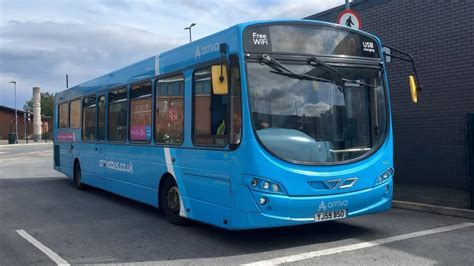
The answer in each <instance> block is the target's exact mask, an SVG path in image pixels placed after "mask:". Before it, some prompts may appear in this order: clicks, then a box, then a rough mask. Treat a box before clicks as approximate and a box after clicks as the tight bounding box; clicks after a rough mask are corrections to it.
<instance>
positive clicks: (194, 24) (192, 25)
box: [184, 23, 196, 42]
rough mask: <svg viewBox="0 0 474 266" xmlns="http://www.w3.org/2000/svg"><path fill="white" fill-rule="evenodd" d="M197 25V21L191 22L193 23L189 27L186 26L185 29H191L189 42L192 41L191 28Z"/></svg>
mask: <svg viewBox="0 0 474 266" xmlns="http://www.w3.org/2000/svg"><path fill="white" fill-rule="evenodd" d="M194 26H196V23H191V25H189V27H186V28H184V29H185V30H189V42H192V40H191V28H192V27H194Z"/></svg>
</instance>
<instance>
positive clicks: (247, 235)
mask: <svg viewBox="0 0 474 266" xmlns="http://www.w3.org/2000/svg"><path fill="white" fill-rule="evenodd" d="M52 164H53V160H52V145H51V144H49V145H35V146H1V147H0V264H2V265H4V264H6V265H9V264H14V265H20V264H21V265H30V264H35V265H36V264H39V265H55V264H58V265H59V264H66V265H67V264H119V265H120V264H125V265H155V264H173V265H175V264H177V265H182V264H186V265H190V264H191V265H209V264H211V265H224V264H249V265H274V264H295V265H300V264H304V265H308V264H330V265H339V264H351V265H357V264H359V265H383V264H390V265H393V264H397V265H399V264H404V265H419V264H427V265H432V264H455V265H473V264H474V242H473V239H474V221H473V220H470V219H465V218H457V217H452V216H444V215H437V214H431V213H426V212H417V211H410V210H403V209H392V210H390V211H388V212H385V213H380V214H375V215H369V216H362V217H357V218H351V219H346V220H339V221H333V222H324V223H314V224H309V225H304V226H295V227H284V228H272V229H263V230H247V231H227V230H224V229H220V228H216V227H213V226H209V225H206V224H202V223H198V222H192V223H191V224H190V225H188V226H175V225H171V224H169V223H168V222H167V221H166V219H165V218H164V216H163V215H162V214H161V213H160V211H159V210H157V209H156V208H153V207H150V206H147V205H144V204H141V203H138V202H134V201H132V200H129V199H126V198H123V197H120V196H117V195H114V194H111V193H108V192H105V191H102V190H99V189H88V190H86V191H79V190H77V189H76V188H75V187H74V186H73V184H72V183H71V181H70V180H69V179H68V178H66V177H64V176H63V175H62V174H60V173H58V172H55V171H54V170H52Z"/></svg>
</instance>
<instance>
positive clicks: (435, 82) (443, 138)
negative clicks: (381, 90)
mask: <svg viewBox="0 0 474 266" xmlns="http://www.w3.org/2000/svg"><path fill="white" fill-rule="evenodd" d="M351 9H353V10H355V11H356V12H358V13H359V15H360V17H361V20H362V30H364V31H367V32H370V33H373V34H375V35H377V36H379V37H380V38H381V40H382V42H383V43H385V44H387V45H389V46H393V47H396V48H399V49H401V50H404V51H407V52H409V53H411V54H412V55H413V56H414V59H415V62H416V64H417V71H418V75H419V78H420V81H421V83H422V84H421V85H422V86H423V92H422V93H421V95H419V103H418V104H412V103H411V101H410V93H409V87H408V78H407V77H408V75H409V74H411V72H410V71H411V67H410V65H409V64H407V63H403V62H400V61H397V62H392V63H390V64H389V66H388V75H389V85H390V96H391V103H392V117H393V129H394V142H395V143H394V144H395V146H394V156H395V166H396V173H397V174H396V177H395V178H396V179H395V180H396V181H397V182H400V183H406V184H420V185H424V184H429V185H434V186H440V187H451V188H458V189H465V190H467V189H469V178H468V167H467V164H468V162H467V161H468V158H467V151H468V147H467V143H466V139H467V136H466V114H467V113H468V112H474V51H473V50H474V1H467V0H466V1H461V0H458V1H455V0H451V1H448V0H445V1H435V0H433V1H423V0H411V1H407V0H381V1H355V2H354V3H353V4H352V6H351ZM340 11H342V6H341V7H338V8H335V9H332V10H328V11H326V12H322V13H319V14H316V15H313V16H310V17H308V18H310V19H317V20H324V21H329V22H336V19H337V15H338V14H339V12H340ZM471 148H472V147H471Z"/></svg>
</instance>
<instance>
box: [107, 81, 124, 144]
mask: <svg viewBox="0 0 474 266" xmlns="http://www.w3.org/2000/svg"><path fill="white" fill-rule="evenodd" d="M107 120H108V130H107V135H108V136H107V138H108V140H109V141H121V142H124V141H125V140H126V139H127V89H125V88H123V89H118V90H113V91H111V92H109V114H108V118H107Z"/></svg>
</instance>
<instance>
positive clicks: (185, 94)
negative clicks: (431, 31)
mask: <svg viewBox="0 0 474 266" xmlns="http://www.w3.org/2000/svg"><path fill="white" fill-rule="evenodd" d="M383 49H384V48H383V47H382V44H381V41H380V40H379V39H378V38H377V37H375V36H373V35H370V34H368V33H365V32H362V31H358V30H354V29H351V28H348V27H345V26H341V25H336V24H330V23H324V22H318V21H309V20H274V21H258V22H250V23H242V24H238V25H235V26H233V27H230V28H228V29H226V30H223V31H221V32H218V33H215V34H213V35H210V36H208V37H205V38H202V39H200V40H197V41H194V42H191V43H189V44H186V45H183V46H181V47H178V48H175V49H173V50H170V51H167V52H164V53H162V54H159V55H157V56H153V57H150V58H148V59H145V60H143V61H140V62H137V63H135V64H132V65H129V66H126V67H124V68H121V69H119V70H116V71H114V72H111V73H109V74H106V75H103V76H101V77H98V78H96V79H93V80H90V81H87V82H84V83H82V84H80V85H77V86H74V87H72V88H69V89H66V90H64V91H62V92H59V93H57V94H56V96H55V108H54V116H55V119H54V168H55V169H56V170H57V171H59V172H61V173H63V174H65V175H66V176H68V177H69V178H71V179H72V180H73V182H74V184H75V185H76V186H77V187H78V188H79V189H83V188H84V187H86V186H93V187H97V188H100V189H103V190H106V191H110V192H112V193H116V194H118V195H121V196H124V197H127V198H130V199H133V200H137V201H140V202H143V203H145V204H149V205H152V206H155V207H158V208H160V209H162V211H163V213H164V215H165V217H166V218H167V219H168V220H169V221H170V222H171V223H174V224H184V223H186V221H187V220H188V219H191V220H197V221H201V222H204V223H208V224H212V225H215V226H219V227H222V228H226V229H231V230H239V229H250V228H264V227H277V226H289V225H298V224H305V223H314V222H320V221H328V220H334V219H341V218H346V217H354V216H358V215H364V214H370V213H376V212H381V211H384V210H387V209H389V208H390V207H391V202H392V191H393V180H392V177H393V174H394V168H393V155H392V154H393V147H392V146H393V135H392V129H391V120H390V105H389V94H388V84H387V72H386V68H385V67H386V63H387V61H388V59H389V58H391V57H395V58H397V56H395V55H392V54H390V57H389V55H388V54H387V53H384V51H383ZM395 51H398V50H396V49H395ZM398 52H401V51H398ZM401 53H402V54H404V53H403V52H401ZM405 55H407V54H405ZM407 56H408V59H407V58H406V57H405V58H404V57H403V56H398V58H401V59H403V60H406V61H411V62H413V60H412V58H411V57H409V55H407ZM413 66H414V64H413ZM415 75H416V73H415ZM418 85H419V84H418ZM410 89H411V92H412V98H413V99H414V100H415V101H416V93H417V90H419V87H418V88H417V81H416V79H415V78H414V77H413V76H410Z"/></svg>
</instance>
